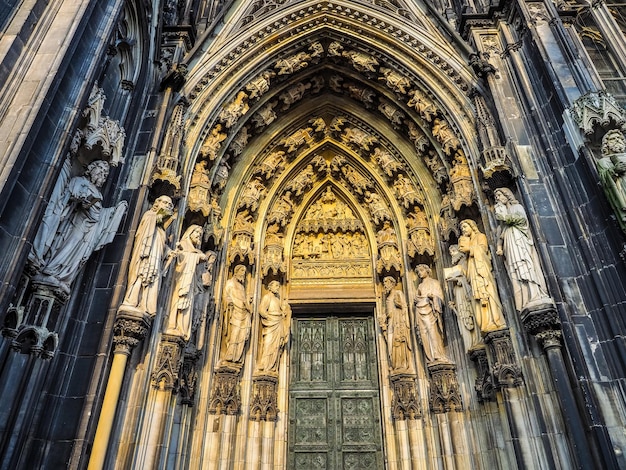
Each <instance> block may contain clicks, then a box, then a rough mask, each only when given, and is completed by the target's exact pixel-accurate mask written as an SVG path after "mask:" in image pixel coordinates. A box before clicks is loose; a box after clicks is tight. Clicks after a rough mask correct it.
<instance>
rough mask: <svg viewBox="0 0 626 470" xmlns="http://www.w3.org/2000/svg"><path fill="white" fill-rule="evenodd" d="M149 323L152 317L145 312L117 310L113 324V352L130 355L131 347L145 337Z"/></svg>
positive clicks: (150, 323)
mask: <svg viewBox="0 0 626 470" xmlns="http://www.w3.org/2000/svg"><path fill="white" fill-rule="evenodd" d="M151 325H152V319H151V318H150V316H149V315H147V314H144V315H140V314H133V313H132V312H128V311H123V310H120V311H118V313H117V317H116V319H115V323H114V324H113V344H114V351H113V352H114V353H115V354H126V355H127V356H130V353H131V352H132V350H133V348H134V347H135V346H137V345H138V344H139V342H140V341H141V340H143V339H144V338H145V336H146V334H147V333H148V331H149V330H150V326H151Z"/></svg>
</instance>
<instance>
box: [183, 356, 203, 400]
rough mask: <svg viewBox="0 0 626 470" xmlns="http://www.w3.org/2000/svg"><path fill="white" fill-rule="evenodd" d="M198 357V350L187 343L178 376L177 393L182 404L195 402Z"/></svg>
mask: <svg viewBox="0 0 626 470" xmlns="http://www.w3.org/2000/svg"><path fill="white" fill-rule="evenodd" d="M198 359H200V352H199V351H197V350H196V349H195V348H194V347H193V346H191V345H187V348H186V350H185V353H184V356H183V364H182V366H181V368H180V374H179V377H178V380H179V382H178V384H179V385H178V395H179V396H180V402H181V404H183V405H187V406H193V404H194V402H195V397H196V387H197V385H198V369H197V364H198Z"/></svg>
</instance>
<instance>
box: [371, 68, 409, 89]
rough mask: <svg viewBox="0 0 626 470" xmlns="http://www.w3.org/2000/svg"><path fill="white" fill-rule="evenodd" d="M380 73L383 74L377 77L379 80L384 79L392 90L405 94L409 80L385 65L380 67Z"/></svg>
mask: <svg viewBox="0 0 626 470" xmlns="http://www.w3.org/2000/svg"><path fill="white" fill-rule="evenodd" d="M380 73H381V74H382V75H383V76H382V77H378V79H379V80H384V81H385V82H386V84H387V86H388V87H389V88H391V89H392V90H393V91H395V92H397V93H401V94H403V95H406V92H407V89H408V88H410V87H411V80H409V79H408V78H406V77H405V76H404V75H401V74H399V73H398V72H396V71H395V70H393V69H388V68H386V67H381V68H380Z"/></svg>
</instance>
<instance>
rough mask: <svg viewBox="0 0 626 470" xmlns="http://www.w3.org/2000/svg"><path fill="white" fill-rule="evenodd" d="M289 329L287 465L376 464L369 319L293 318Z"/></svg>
mask: <svg viewBox="0 0 626 470" xmlns="http://www.w3.org/2000/svg"><path fill="white" fill-rule="evenodd" d="M293 331H294V341H293V343H292V352H291V363H292V375H291V379H290V387H289V414H290V416H289V418H290V420H289V422H290V428H289V457H288V460H289V467H290V468H301V469H326V468H328V469H330V468H336V469H363V470H367V469H376V468H380V467H381V465H382V433H381V424H380V409H379V407H380V399H379V391H378V372H377V367H376V352H375V346H374V345H375V341H374V322H373V318H372V317H362V316H360V317H356V316H355V317H340V316H328V317H308V318H296V319H294V322H293Z"/></svg>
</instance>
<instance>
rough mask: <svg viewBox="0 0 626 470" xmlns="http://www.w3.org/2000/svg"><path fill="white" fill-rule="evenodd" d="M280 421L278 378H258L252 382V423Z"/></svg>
mask: <svg viewBox="0 0 626 470" xmlns="http://www.w3.org/2000/svg"><path fill="white" fill-rule="evenodd" d="M277 419H278V378H276V377H274V376H256V377H255V378H254V379H253V382H252V399H251V401H250V420H251V421H276V420H277Z"/></svg>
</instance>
